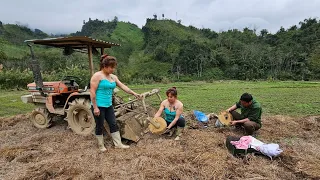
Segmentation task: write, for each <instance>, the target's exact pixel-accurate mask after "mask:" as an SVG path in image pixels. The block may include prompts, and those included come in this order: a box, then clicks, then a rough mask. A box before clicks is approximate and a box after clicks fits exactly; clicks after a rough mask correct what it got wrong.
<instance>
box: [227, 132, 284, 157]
mask: <svg viewBox="0 0 320 180" xmlns="http://www.w3.org/2000/svg"><path fill="white" fill-rule="evenodd" d="M230 143H231V144H232V145H234V146H235V147H236V148H237V149H248V148H253V149H255V150H257V151H260V152H261V153H262V154H264V155H266V156H268V157H269V158H270V159H271V160H272V157H277V156H279V155H280V154H281V153H282V152H283V150H281V149H280V147H279V145H278V144H274V143H271V144H265V143H263V142H262V141H260V140H258V139H256V138H254V137H252V136H242V137H241V138H240V140H239V141H231V142H230Z"/></svg>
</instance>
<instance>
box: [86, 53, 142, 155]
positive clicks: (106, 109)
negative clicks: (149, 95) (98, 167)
mask: <svg viewBox="0 0 320 180" xmlns="http://www.w3.org/2000/svg"><path fill="white" fill-rule="evenodd" d="M116 67H117V60H116V58H115V57H113V56H109V55H107V54H105V55H102V56H101V59H100V71H98V72H96V73H95V74H94V75H93V76H92V77H91V81H90V98H91V103H92V107H91V109H92V113H93V114H94V119H95V122H96V132H95V133H96V138H97V140H98V145H99V149H100V151H106V148H105V147H104V142H103V134H102V131H103V123H104V120H106V121H107V123H108V125H109V128H110V133H111V136H112V139H113V143H114V145H115V147H116V148H129V146H127V145H124V144H122V142H121V136H120V132H119V127H118V125H117V123H116V117H115V115H114V110H113V106H112V95H113V90H114V89H115V87H116V86H118V87H119V88H120V89H122V90H123V91H125V92H126V93H128V94H132V95H134V96H135V97H137V98H139V97H140V95H139V94H137V93H135V92H134V91H132V90H131V89H129V88H128V87H127V86H126V85H124V84H123V83H121V82H120V81H119V79H118V77H117V76H116V75H114V74H112V73H113V72H114V70H115V69H116Z"/></svg>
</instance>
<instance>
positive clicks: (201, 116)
mask: <svg viewBox="0 0 320 180" xmlns="http://www.w3.org/2000/svg"><path fill="white" fill-rule="evenodd" d="M193 114H194V116H195V117H196V119H197V120H198V121H200V122H208V117H207V116H206V114H204V113H203V112H201V111H197V110H194V111H193Z"/></svg>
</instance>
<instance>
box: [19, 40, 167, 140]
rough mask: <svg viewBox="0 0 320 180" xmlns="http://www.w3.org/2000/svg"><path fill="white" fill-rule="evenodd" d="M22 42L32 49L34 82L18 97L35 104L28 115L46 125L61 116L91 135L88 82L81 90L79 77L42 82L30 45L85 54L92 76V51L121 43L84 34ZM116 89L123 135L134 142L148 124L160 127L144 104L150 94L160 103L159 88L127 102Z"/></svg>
mask: <svg viewBox="0 0 320 180" xmlns="http://www.w3.org/2000/svg"><path fill="white" fill-rule="evenodd" d="M25 42H26V43H27V44H28V46H29V47H30V51H31V63H30V65H31V70H32V72H33V77H34V82H33V83H30V84H28V85H27V88H28V91H29V93H30V94H28V95H24V96H21V100H22V102H24V103H33V104H35V105H36V108H35V109H34V110H33V111H32V113H31V114H30V116H29V118H30V120H31V121H32V123H33V124H34V126H35V127H37V128H49V127H50V126H51V124H52V120H53V119H54V117H56V116H62V117H63V119H64V120H66V121H67V122H68V127H69V128H70V129H71V130H72V131H73V132H75V133H76V134H79V135H90V134H92V133H93V131H94V129H95V121H94V116H93V114H92V111H91V103H90V89H89V88H90V83H89V85H88V86H86V87H84V88H82V89H81V88H80V87H79V84H78V82H77V81H78V80H79V78H77V77H75V76H66V77H64V78H62V79H60V80H58V81H53V82H43V79H42V75H41V71H40V65H39V62H38V60H37V59H36V58H35V55H34V52H33V45H35V44H38V45H45V46H51V47H56V48H62V49H64V50H65V51H70V49H71V50H72V51H80V52H83V53H88V58H89V70H90V75H91V76H92V75H93V73H94V65H93V58H92V56H93V52H98V50H97V49H100V50H101V54H103V53H104V49H105V48H111V47H112V46H120V44H115V43H110V42H106V41H102V40H97V39H93V38H90V37H86V36H76V37H61V38H46V39H35V40H26V41H25ZM118 91H119V90H118V89H115V91H114V93H113V107H114V110H115V116H116V118H117V123H118V125H119V128H120V133H121V136H122V138H124V139H127V140H131V141H134V142H137V141H139V139H140V138H141V137H142V136H143V134H144V133H145V132H147V131H148V127H149V126H150V123H151V125H152V126H153V127H157V128H159V126H160V125H159V123H157V122H156V121H154V120H153V119H152V118H150V117H152V116H153V115H154V113H155V112H154V109H153V108H152V106H151V105H149V104H148V103H146V98H148V97H151V96H153V95H157V98H156V99H157V100H159V102H161V96H160V95H159V91H160V90H159V89H152V90H151V91H148V92H145V93H142V94H141V95H142V97H141V99H129V100H128V101H124V98H122V97H121V96H119V95H118V93H117V92H118ZM107 126H108V125H107V123H105V130H106V131H107V132H108V130H109V128H108V127H107Z"/></svg>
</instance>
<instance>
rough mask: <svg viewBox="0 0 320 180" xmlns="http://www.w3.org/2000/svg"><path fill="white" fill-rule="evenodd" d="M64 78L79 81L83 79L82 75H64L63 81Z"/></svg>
mask: <svg viewBox="0 0 320 180" xmlns="http://www.w3.org/2000/svg"><path fill="white" fill-rule="evenodd" d="M64 80H69V81H70V80H79V82H80V81H81V80H82V79H81V78H80V77H78V76H64V77H63V78H62V81H64Z"/></svg>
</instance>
